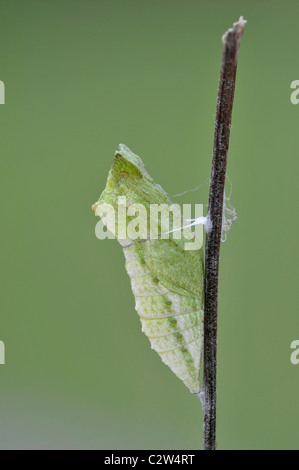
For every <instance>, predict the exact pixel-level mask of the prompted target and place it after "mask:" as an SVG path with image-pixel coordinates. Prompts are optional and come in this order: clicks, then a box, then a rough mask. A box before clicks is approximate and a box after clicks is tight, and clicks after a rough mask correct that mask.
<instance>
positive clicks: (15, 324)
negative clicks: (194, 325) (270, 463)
mask: <svg viewBox="0 0 299 470" xmlns="http://www.w3.org/2000/svg"><path fill="white" fill-rule="evenodd" d="M0 6H1V15H0V39H1V76H0V79H1V80H3V81H4V83H5V86H6V104H5V105H2V106H1V108H0V110H1V126H0V128H1V130H0V132H1V172H0V178H1V186H0V188H1V221H2V223H1V270H0V271H1V272H0V275H1V318H0V339H1V340H3V341H4V342H5V346H6V365H1V366H0V383H1V385H0V423H1V424H0V447H1V449H16V448H19V449H23V448H24V449H29V448H33V449H39V448H44V449H47V448H50V449H53V448H62V449H63V448H68V449H72V448H82V449H97V448H100V449H129V448H131V449H135V448H144V449H155V448H156V449H163V448H164V449H165V448H168V449H179V448H182V449H196V448H199V447H200V446H201V441H202V412H201V406H200V402H199V400H198V398H196V397H194V396H192V395H191V394H190V393H189V391H188V389H187V388H185V386H184V385H183V383H181V382H180V381H179V380H178V379H177V378H176V377H175V375H173V374H172V372H171V371H170V370H169V369H168V368H167V367H166V366H165V365H164V364H163V363H162V362H161V360H160V358H159V357H158V355H157V354H156V353H154V352H153V351H152V350H151V349H150V345H149V342H148V339H147V338H146V337H145V335H143V334H142V333H141V325H140V322H139V319H138V317H137V314H136V312H135V310H134V298H133V295H132V293H131V289H130V283H129V279H128V276H127V274H126V272H125V266H124V256H123V253H122V250H121V247H120V246H119V245H118V243H117V242H116V241H114V240H105V241H99V240H98V239H97V238H96V237H95V233H94V229H95V224H96V222H97V220H98V219H96V218H95V217H94V214H93V212H92V211H91V204H92V203H93V202H95V201H96V200H97V199H98V196H99V195H100V193H101V191H102V190H103V188H104V186H105V182H106V178H107V173H108V170H109V167H110V164H111V159H112V155H113V153H114V150H115V149H116V147H117V145H118V144H119V143H120V142H123V143H125V144H127V145H128V146H129V147H131V148H132V150H133V151H135V152H136V153H138V154H139V155H140V156H141V157H142V159H143V160H144V163H145V165H146V168H147V170H148V172H149V173H150V174H151V175H152V176H153V178H154V179H155V180H156V181H157V182H159V183H160V184H162V186H163V187H164V189H165V190H166V191H167V192H168V193H169V195H170V196H172V195H174V194H176V193H181V192H183V191H185V190H187V189H192V188H194V187H196V186H197V185H199V184H201V187H200V188H199V190H198V191H196V192H191V193H189V194H187V195H185V196H184V197H181V198H173V199H174V200H175V202H180V203H187V202H188V203H196V202H197V203H206V202H207V195H208V180H209V175H210V166H211V154H212V141H213V127H214V117H215V110H216V95H217V88H218V77H219V70H220V60H221V47H222V46H221V36H222V34H223V33H224V32H225V31H226V30H227V29H228V27H230V26H231V25H232V23H233V22H234V21H236V20H237V19H238V17H239V16H240V15H243V16H244V17H245V18H246V19H247V20H248V24H247V27H246V31H245V34H244V37H243V40H242V44H241V49H240V57H239V68H238V73H237V85H236V95H235V104H234V110H233V122H232V133H231V146H230V154H229V164H228V174H229V177H230V179H231V181H232V184H233V194H232V199H231V202H232V204H233V206H234V207H235V208H236V210H237V213H238V217H239V218H238V221H237V222H236V224H235V225H234V227H233V229H232V231H231V232H229V234H228V240H227V242H226V243H224V244H222V253H221V273H220V293H219V339H218V346H219V349H218V420H217V445H218V448H219V449H254V448H255V449H268V448H271V449H279V448H281V449H285V448H293V449H295V448H298V447H299V446H298V442H299V407H298V387H299V365H297V366H296V365H293V364H291V362H290V355H291V352H292V351H291V349H290V343H291V342H292V341H293V340H295V339H299V331H298V313H297V311H298V301H299V299H298V287H297V279H298V276H297V265H298V240H297V238H298V228H299V227H298V217H297V185H298V183H297V175H298V153H299V141H298V122H299V120H298V117H299V106H294V105H292V104H291V102H290V94H291V89H290V83H291V82H292V81H293V80H296V79H297V80H298V79H299V70H298V14H299V4H298V2H296V1H288V2H280V1H271V2H270V1H265V0H264V1H257V0H256V1H249V0H247V1H241V0H235V1H223V0H218V1H213V2H211V1H208V0H206V1H199V0H125V1H124V0H97V1H96V0H93V1H91V0H81V1H79V0H76V1H74V0H72V1H71V0H62V1H61V0H60V1H58V0H52V1H37V0H35V1H33V0H26V1H24V0H11V1H9V2H8V1H4V0H1V1H0Z"/></svg>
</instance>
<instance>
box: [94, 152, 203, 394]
mask: <svg viewBox="0 0 299 470" xmlns="http://www.w3.org/2000/svg"><path fill="white" fill-rule="evenodd" d="M136 204H137V208H139V211H138V212H139V214H138V224H137V225H138V227H136V226H135V228H139V230H140V226H141V225H142V223H143V225H144V224H145V227H146V229H147V230H146V234H145V233H144V230H143V231H142V230H140V232H139V236H137V237H135V236H134V237H133V235H132V234H131V235H130V230H129V229H130V228H131V229H132V227H130V224H131V225H132V221H133V222H134V218H133V215H134V214H133V212H132V208H136ZM142 208H144V210H141V209H142ZM153 208H154V211H152V209H153ZM93 210H94V211H95V213H96V215H100V216H101V219H102V222H103V224H104V225H106V226H107V227H108V228H109V230H110V231H112V232H113V233H114V235H115V236H116V238H117V239H118V241H119V242H120V244H121V245H122V247H123V251H124V254H125V258H126V270H127V272H128V275H129V276H130V279H131V286H132V290H133V294H134V296H135V302H136V305H135V308H136V310H137V313H138V315H139V317H140V320H141V324H142V331H143V332H144V333H145V334H146V336H147V337H148V339H149V340H150V343H151V346H152V348H153V349H154V350H155V351H157V353H158V354H159V355H160V357H161V359H162V361H163V362H164V363H165V364H167V365H168V366H169V367H170V369H171V370H172V371H173V372H174V373H175V374H176V375H177V376H178V377H179V378H180V379H181V380H182V381H183V382H184V384H185V385H186V386H187V387H188V388H189V390H190V391H191V392H192V393H198V392H199V388H200V385H199V368H200V360H201V351H202V344H203V272H204V267H203V255H202V249H201V247H200V244H198V247H199V249H197V250H186V238H184V236H180V238H178V237H176V236H175V235H174V233H172V236H168V237H167V238H164V237H163V234H165V233H166V231H167V230H166V229H167V228H168V233H169V226H168V227H166V226H165V225H164V222H163V220H165V219H163V216H165V215H167V216H168V219H169V220H170V228H172V227H173V226H174V221H175V216H174V214H173V213H172V210H171V201H170V200H169V198H168V196H167V194H166V193H165V192H164V191H163V189H162V188H161V186H159V185H158V184H156V183H155V182H154V181H153V180H152V178H151V177H150V176H149V175H148V173H147V172H146V170H145V167H144V165H143V163H142V161H141V159H140V158H139V157H138V156H137V155H135V154H134V153H133V152H131V150H129V149H128V148H127V147H126V146H125V145H122V144H121V145H120V146H119V148H118V150H117V151H116V152H115V154H114V159H113V163H112V167H111V170H110V172H109V175H108V179H107V184H106V188H105V190H104V191H103V193H102V194H101V196H100V198H99V200H98V202H96V203H95V204H94V205H93ZM123 210H125V211H126V214H130V215H127V216H126V218H125V219H124V218H123V217H120V215H122V216H123V214H120V211H123ZM155 210H156V212H157V211H159V210H160V216H161V217H160V218H158V219H155V220H156V222H157V224H158V236H156V237H153V236H150V235H152V227H151V222H152V221H153V217H154V215H155ZM156 215H157V214H156ZM135 216H136V214H135ZM135 225H136V224H135ZM125 229H127V233H126V236H125V237H124V231H126V230H125ZM187 231H190V234H191V235H192V237H193V239H194V234H193V233H192V232H191V230H190V229H187ZM141 232H142V233H141ZM131 233H132V230H131ZM184 233H185V234H186V232H184ZM190 234H189V235H190ZM185 237H186V235H185ZM190 238H191V237H190ZM187 241H188V240H187ZM189 241H190V240H189Z"/></svg>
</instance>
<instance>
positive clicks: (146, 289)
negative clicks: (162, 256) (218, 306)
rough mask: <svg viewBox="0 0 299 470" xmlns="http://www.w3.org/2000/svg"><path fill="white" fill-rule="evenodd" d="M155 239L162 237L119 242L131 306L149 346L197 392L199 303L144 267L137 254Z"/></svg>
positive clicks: (200, 342) (200, 331) (200, 335)
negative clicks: (123, 256) (131, 299)
mask: <svg viewBox="0 0 299 470" xmlns="http://www.w3.org/2000/svg"><path fill="white" fill-rule="evenodd" d="M159 243H165V240H162V241H155V242H152V241H151V240H148V241H145V242H137V243H136V242H135V243H132V244H129V245H127V246H123V250H124V254H125V258H126V269H127V272H128V274H129V276H130V279H131V286H132V291H133V294H134V297H135V308H136V311H137V313H138V315H139V317H140V320H141V324H142V331H143V332H144V333H145V334H146V336H147V337H148V339H149V340H150V343H151V347H152V349H154V350H155V351H156V352H157V353H158V354H159V356H160V357H161V359H162V361H163V362H164V363H165V364H167V365H168V366H169V367H170V369H171V370H172V371H173V372H174V373H175V374H176V375H177V376H178V377H179V378H180V379H181V380H182V381H183V382H184V384H185V385H186V386H187V387H188V388H189V390H190V391H191V392H192V393H198V391H199V388H200V386H199V369H200V360H201V352H202V345H203V309H202V303H201V301H200V299H198V298H197V297H196V296H195V295H194V294H192V293H190V292H187V291H185V292H184V291H183V290H182V289H177V288H176V286H175V285H171V283H170V282H169V281H168V282H165V280H164V279H163V277H162V276H159V277H158V276H157V275H156V273H154V272H152V271H150V270H149V269H148V267H147V265H146V256H145V257H142V256H140V255H141V253H142V252H144V251H145V250H144V248H145V247H146V244H154V245H156V246H157V244H159ZM153 249H154V248H153Z"/></svg>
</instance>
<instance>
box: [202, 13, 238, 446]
mask: <svg viewBox="0 0 299 470" xmlns="http://www.w3.org/2000/svg"><path fill="white" fill-rule="evenodd" d="M245 24H246V21H244V20H243V18H242V17H241V18H240V19H239V21H238V22H237V23H234V25H233V27H232V28H231V29H229V30H228V31H227V32H226V33H225V34H224V36H223V37H222V42H223V53H222V64H221V72H220V80H219V90H218V98H217V113H216V121H215V131H214V148H213V161H212V172H211V179H210V193H209V207H208V224H207V225H206V252H205V318H204V378H203V416H204V438H203V447H204V449H205V450H215V442H216V369H217V311H218V273H219V255H220V241H221V232H222V211H223V197H224V184H225V175H226V164H227V155H228V147H229V136H230V125H231V115H232V107H233V100H234V91H235V80H236V71H237V61H238V52H239V46H240V40H241V37H242V33H243V31H244V27H245Z"/></svg>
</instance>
